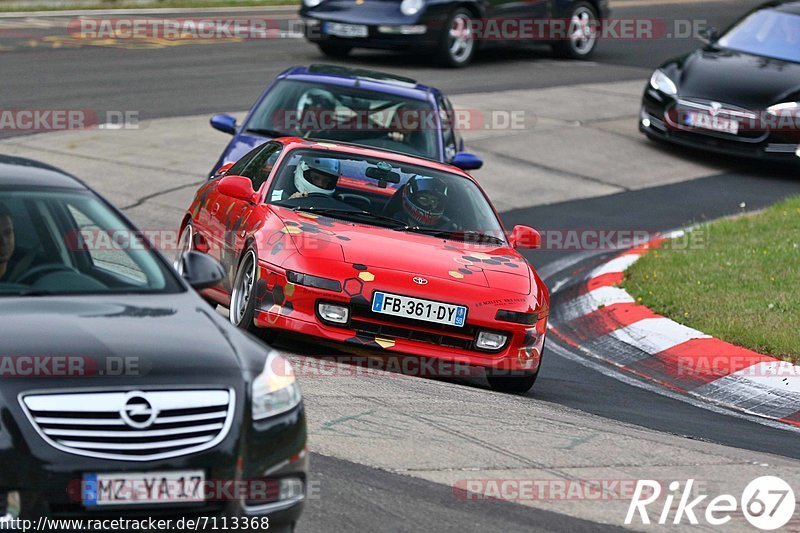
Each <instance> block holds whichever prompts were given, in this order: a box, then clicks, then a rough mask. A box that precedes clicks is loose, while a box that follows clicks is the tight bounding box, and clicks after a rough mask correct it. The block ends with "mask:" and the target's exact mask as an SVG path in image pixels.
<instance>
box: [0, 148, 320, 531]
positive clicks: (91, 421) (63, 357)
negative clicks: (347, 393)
mask: <svg viewBox="0 0 800 533" xmlns="http://www.w3.org/2000/svg"><path fill="white" fill-rule="evenodd" d="M145 237H146V235H142V234H141V233H140V232H137V231H136V229H135V228H134V227H133V225H132V224H131V223H130V222H129V221H128V220H127V219H126V218H125V216H124V215H123V214H122V213H120V212H119V211H118V210H116V209H115V208H114V207H112V206H111V205H110V204H109V203H107V202H106V201H105V200H103V199H102V198H101V197H99V196H98V195H97V194H96V193H94V192H93V191H91V190H90V189H89V188H88V187H87V186H86V185H84V184H83V183H82V182H80V181H79V180H77V179H76V178H74V177H72V176H69V175H67V174H64V173H63V172H60V171H58V170H57V169H54V168H52V167H49V166H46V165H42V164H39V163H36V162H33V161H30V160H26V159H19V158H11V157H3V156H0V528H8V529H12V530H15V529H17V530H25V529H27V530H31V529H32V528H31V527H30V526H31V522H23V520H34V519H35V520H39V518H38V517H46V518H47V519H56V518H82V519H87V518H88V519H119V518H121V517H124V518H125V519H131V520H133V519H137V518H139V519H141V518H144V517H148V518H151V517H156V518H159V519H164V520H166V519H169V520H173V522H171V523H170V524H171V525H170V527H169V529H174V528H181V529H192V528H193V527H194V528H197V529H198V530H200V531H202V530H210V529H219V528H223V529H225V528H230V527H233V526H232V524H233V523H234V522H233V520H237V521H238V522H236V523H237V524H238V526H236V527H237V528H239V529H242V525H243V524H244V523H245V522H243V521H244V520H248V522H246V524H247V525H248V526H249V527H250V528H261V529H264V525H265V524H266V521H267V520H268V521H269V523H270V526H271V527H270V531H272V530H274V529H280V527H279V526H281V525H283V526H284V527H288V528H290V527H291V526H292V525H293V524H294V522H296V520H297V518H298V517H299V514H300V512H301V508H302V505H303V502H304V500H305V494H306V473H307V461H308V460H307V456H306V423H305V414H304V409H303V404H302V400H301V396H300V391H299V389H298V386H297V383H296V382H295V377H294V375H293V373H292V372H291V367H290V366H289V364H288V363H287V362H286V361H285V360H283V359H282V358H281V356H280V355H278V354H277V353H276V352H273V351H272V350H271V349H269V348H268V347H267V346H266V345H264V344H261V343H260V342H258V341H256V340H255V339H254V338H252V337H249V336H248V335H246V334H244V333H242V332H241V331H239V330H237V329H236V328H234V327H233V326H231V325H230V324H229V322H228V321H227V320H226V319H225V318H224V317H222V316H220V315H218V314H217V313H216V312H215V311H214V310H213V309H212V308H211V307H210V306H209V305H208V304H207V303H205V302H204V301H203V300H202V299H201V297H200V296H199V295H198V294H197V293H196V292H195V291H193V290H192V287H194V288H203V287H208V286H211V285H213V284H216V283H218V282H219V281H220V280H221V279H222V277H223V276H224V272H223V271H222V267H221V266H220V265H219V263H217V262H216V261H215V260H213V259H211V258H209V257H208V256H206V255H204V254H198V253H196V252H187V253H186V254H184V255H183V256H182V257H181V258H180V259H181V265H180V266H181V270H182V274H183V275H182V277H180V276H178V275H177V273H176V272H175V270H174V269H173V268H172V266H171V265H170V264H169V262H167V261H166V260H165V259H164V258H163V257H162V256H161V255H160V254H159V253H158V252H155V251H153V250H152V246H151V245H150V240H145ZM177 520H184V522H183V523H182V526H183V527H181V523H179V522H177ZM188 520H195V522H188ZM197 520H200V522H197ZM226 520H227V521H226ZM47 524H50V526H49V527H45V529H46V530H50V529H59V528H58V527H56V525H55V524H53V523H49V522H48V523H47ZM162 524H164V523H162ZM194 524H197V525H196V526H194ZM214 526H216V527H214ZM129 527H132V526H130V523H129ZM151 527H152V526H151ZM74 528H75V529H80V527H79V526H74ZM120 528H121V529H126V528H125V527H120ZM161 528H162V529H163V527H161ZM40 529H41V528H40ZM132 529H136V527H132Z"/></svg>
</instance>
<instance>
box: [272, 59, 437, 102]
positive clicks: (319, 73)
mask: <svg viewBox="0 0 800 533" xmlns="http://www.w3.org/2000/svg"><path fill="white" fill-rule="evenodd" d="M278 78H288V79H292V80H301V81H313V82H317V83H330V84H333V85H342V86H346V87H356V86H358V87H363V88H365V89H369V90H371V91H377V92H384V93H388V94H393V95H397V96H403V97H405V98H411V99H414V100H426V101H427V100H429V99H430V98H431V96H438V95H439V94H440V91H439V90H438V89H436V88H434V87H428V86H427V85H422V84H421V83H417V81H416V80H413V79H411V78H406V77H403V76H397V75H394V74H388V73H385V72H379V71H376V70H367V69H357V68H348V67H342V66H339V65H310V66H307V67H306V66H299V67H291V68H289V69H287V70H285V71H284V72H282V73H281V74H280V75H279V76H278Z"/></svg>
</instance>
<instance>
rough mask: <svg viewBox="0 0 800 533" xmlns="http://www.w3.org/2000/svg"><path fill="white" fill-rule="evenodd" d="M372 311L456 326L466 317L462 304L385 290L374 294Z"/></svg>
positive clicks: (459, 325)
mask: <svg viewBox="0 0 800 533" xmlns="http://www.w3.org/2000/svg"><path fill="white" fill-rule="evenodd" d="M372 311H373V312H374V313H382V314H384V315H392V316H402V317H405V318H413V319H416V320H424V321H426V322H434V323H436V324H447V325H449V326H458V327H462V326H463V325H464V322H465V321H466V319H467V308H466V307H465V306H463V305H453V304H445V303H441V302H434V301H432V300H423V299H422V298H411V297H409V296H400V295H397V294H389V293H386V292H376V293H375V294H374V296H373V297H372Z"/></svg>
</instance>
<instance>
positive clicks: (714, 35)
mask: <svg viewBox="0 0 800 533" xmlns="http://www.w3.org/2000/svg"><path fill="white" fill-rule="evenodd" d="M698 39H700V40H701V41H702V42H704V43H706V44H711V43H713V42H714V41H716V40H717V39H719V30H717V28H714V27H709V28H706V29H704V30H700V33H699V35H698Z"/></svg>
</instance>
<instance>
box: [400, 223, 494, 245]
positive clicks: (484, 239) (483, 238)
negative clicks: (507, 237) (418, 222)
mask: <svg viewBox="0 0 800 533" xmlns="http://www.w3.org/2000/svg"><path fill="white" fill-rule="evenodd" d="M403 230H404V231H411V232H414V233H422V234H423V235H430V236H432V237H442V238H444V239H450V240H457V241H464V242H475V243H483V244H500V245H504V244H505V241H504V240H503V239H501V238H499V237H495V236H494V235H489V234H488V233H481V232H479V231H456V230H445V229H437V228H422V227H419V226H407V227H405V228H403Z"/></svg>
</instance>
